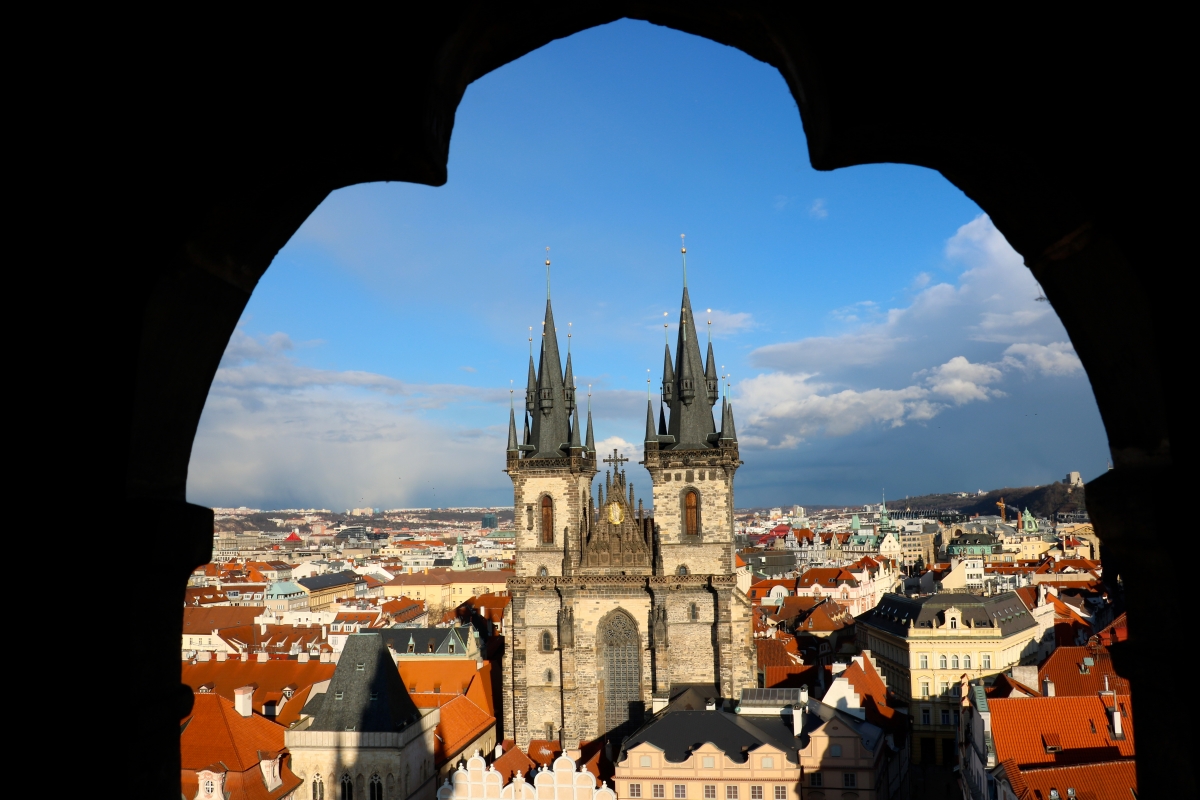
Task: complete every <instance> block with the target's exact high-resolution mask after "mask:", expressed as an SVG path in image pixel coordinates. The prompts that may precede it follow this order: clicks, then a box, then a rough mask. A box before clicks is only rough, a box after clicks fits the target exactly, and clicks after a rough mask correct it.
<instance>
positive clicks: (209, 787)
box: [204, 780, 217, 796]
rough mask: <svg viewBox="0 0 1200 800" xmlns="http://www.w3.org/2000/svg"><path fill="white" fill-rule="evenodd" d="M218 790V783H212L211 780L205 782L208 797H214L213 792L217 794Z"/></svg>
mask: <svg viewBox="0 0 1200 800" xmlns="http://www.w3.org/2000/svg"><path fill="white" fill-rule="evenodd" d="M216 790H217V784H216V783H214V782H213V781H211V780H208V781H205V782H204V794H205V795H207V796H212V793H213V792H215V791H216Z"/></svg>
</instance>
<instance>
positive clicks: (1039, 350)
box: [1004, 342, 1083, 377]
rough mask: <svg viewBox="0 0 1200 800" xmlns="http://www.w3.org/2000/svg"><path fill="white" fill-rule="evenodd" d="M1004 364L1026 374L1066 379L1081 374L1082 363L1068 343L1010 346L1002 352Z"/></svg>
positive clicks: (1028, 343) (1027, 343)
mask: <svg viewBox="0 0 1200 800" xmlns="http://www.w3.org/2000/svg"><path fill="white" fill-rule="evenodd" d="M1004 364H1005V365H1006V366H1010V367H1015V368H1016V369H1020V370H1022V371H1024V372H1026V373H1031V374H1038V375H1046V376H1053V377H1067V376H1071V375H1078V374H1079V373H1081V372H1083V363H1082V362H1081V361H1080V360H1079V356H1077V355H1075V348H1074V347H1072V346H1071V343H1070V342H1051V343H1050V344H1044V345H1043V344H1035V343H1031V342H1026V343H1021V344H1014V345H1010V346H1009V347H1008V349H1006V350H1005V351H1004Z"/></svg>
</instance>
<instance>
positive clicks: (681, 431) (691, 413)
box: [660, 286, 717, 450]
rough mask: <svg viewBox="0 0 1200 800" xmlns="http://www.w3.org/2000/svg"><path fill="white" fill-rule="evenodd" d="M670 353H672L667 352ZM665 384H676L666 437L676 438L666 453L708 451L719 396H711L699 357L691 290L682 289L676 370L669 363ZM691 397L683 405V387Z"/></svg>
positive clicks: (666, 446)
mask: <svg viewBox="0 0 1200 800" xmlns="http://www.w3.org/2000/svg"><path fill="white" fill-rule="evenodd" d="M667 352H668V353H670V350H669V349H668V350H667ZM663 382H664V383H668V384H674V390H673V392H672V395H671V398H670V409H671V419H670V422H669V423H668V425H667V433H669V434H670V435H672V436H674V437H675V442H674V444H665V443H664V444H662V445H660V447H661V448H662V449H664V450H706V449H709V448H712V447H713V446H714V443H713V442H710V441H709V438H708V437H709V435H710V434H714V433H716V432H717V428H716V425H715V424H714V422H713V412H712V407H713V405H714V404H715V403H716V399H717V398H716V395H712V396H711V397H710V396H709V395H708V390H707V381H706V379H705V370H704V361H703V359H702V357H701V355H700V338H699V336H698V335H697V330H696V320H695V318H694V317H693V315H692V301H691V298H690V297H689V296H688V290H687V287H686V286H685V287H684V288H683V301H682V303H681V304H680V309H679V331H678V335H677V338H676V341H675V368H674V369H670V368H669V362H668V364H667V366H666V367H664V369H663ZM688 384H690V386H691V389H690V390H688V391H690V392H692V393H694V394H693V396H692V397H690V398H689V399H688V401H687V402H684V398H683V392H684V391H685V390H684V388H683V387H684V386H685V385H688Z"/></svg>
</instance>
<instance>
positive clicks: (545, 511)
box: [542, 495, 554, 544]
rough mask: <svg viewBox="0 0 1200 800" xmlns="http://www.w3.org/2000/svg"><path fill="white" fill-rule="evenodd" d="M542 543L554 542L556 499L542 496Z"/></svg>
mask: <svg viewBox="0 0 1200 800" xmlns="http://www.w3.org/2000/svg"><path fill="white" fill-rule="evenodd" d="M542 544H554V501H553V500H551V499H550V496H549V495H543V497H542Z"/></svg>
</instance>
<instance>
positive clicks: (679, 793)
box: [675, 783, 687, 800]
mask: <svg viewBox="0 0 1200 800" xmlns="http://www.w3.org/2000/svg"><path fill="white" fill-rule="evenodd" d="M675 800H687V784H686V783H677V784H675Z"/></svg>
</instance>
